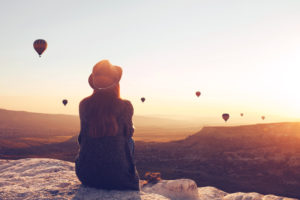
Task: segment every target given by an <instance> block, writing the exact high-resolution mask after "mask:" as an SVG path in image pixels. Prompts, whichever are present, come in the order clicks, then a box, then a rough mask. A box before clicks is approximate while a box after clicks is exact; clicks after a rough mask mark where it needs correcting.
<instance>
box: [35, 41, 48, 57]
mask: <svg viewBox="0 0 300 200" xmlns="http://www.w3.org/2000/svg"><path fill="white" fill-rule="evenodd" d="M33 47H34V49H35V51H36V52H37V53H38V54H39V56H40V57H41V55H42V53H43V52H44V51H45V50H46V49H47V42H46V40H43V39H38V40H36V41H34V43H33Z"/></svg>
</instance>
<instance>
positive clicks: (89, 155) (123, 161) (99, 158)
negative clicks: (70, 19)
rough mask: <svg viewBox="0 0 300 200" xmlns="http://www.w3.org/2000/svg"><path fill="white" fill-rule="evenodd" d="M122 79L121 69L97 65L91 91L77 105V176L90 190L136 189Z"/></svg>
mask: <svg viewBox="0 0 300 200" xmlns="http://www.w3.org/2000/svg"><path fill="white" fill-rule="evenodd" d="M121 76H122V69H121V67H118V66H113V65H111V64H110V62H109V61H108V60H102V61H100V62H99V63H97V64H96V65H95V66H94V68H93V72H92V74H91V75H90V77H89V84H90V86H91V87H92V88H93V89H94V92H93V94H92V95H91V96H89V97H87V98H85V99H83V100H82V101H81V102H80V105H79V115H80V121H81V130H80V134H79V136H78V142H79V145H80V151H79V154H78V156H77V158H76V162H75V163H76V175H77V176H78V178H79V180H80V181H81V182H82V184H83V185H86V186H89V187H95V188H99V189H108V190H112V189H115V190H139V177H138V174H137V171H136V168H135V164H134V160H133V150H134V146H133V145H134V143H133V140H132V134H133V131H134V129H133V124H132V115H133V107H132V105H131V103H130V102H129V101H126V100H122V99H121V98H120V85H119V81H120V79H121Z"/></svg>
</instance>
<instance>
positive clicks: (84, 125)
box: [78, 101, 86, 145]
mask: <svg viewBox="0 0 300 200" xmlns="http://www.w3.org/2000/svg"><path fill="white" fill-rule="evenodd" d="M83 102H84V101H81V102H80V104H79V118H80V132H79V135H78V143H79V145H80V144H81V137H82V134H83V131H84V130H85V127H86V121H85V119H84V117H83V116H84V115H83V114H84V107H83V105H84V103H83Z"/></svg>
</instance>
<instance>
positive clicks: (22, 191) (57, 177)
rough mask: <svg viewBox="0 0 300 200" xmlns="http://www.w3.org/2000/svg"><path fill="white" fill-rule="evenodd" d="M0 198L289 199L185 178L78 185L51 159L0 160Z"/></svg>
mask: <svg viewBox="0 0 300 200" xmlns="http://www.w3.org/2000/svg"><path fill="white" fill-rule="evenodd" d="M0 199H1V200H12V199H16V200H19V199H20V200H21V199H22V200H29V199H30V200H43V199H57V200H64V199H66V200H67V199H68V200H71V199H72V200H85V199H88V200H167V199H169V200H170V199H171V200H189V199H190V200H196V199H197V200H198V199H199V200H291V198H283V197H277V196H274V195H265V196H264V195H261V194H258V193H240V192H239V193H232V194H228V193H226V192H223V191H221V190H218V189H217V188H214V187H202V188H197V185H196V183H195V182H194V181H192V180H188V179H179V180H163V181H161V182H159V183H157V184H155V185H147V186H145V187H143V188H142V190H141V191H140V192H135V191H116V190H112V191H106V190H97V189H93V188H87V187H84V186H82V185H81V184H80V182H79V181H78V179H77V177H76V175H75V172H74V163H71V162H66V161H60V160H54V159H34V158H28V159H20V160H0Z"/></svg>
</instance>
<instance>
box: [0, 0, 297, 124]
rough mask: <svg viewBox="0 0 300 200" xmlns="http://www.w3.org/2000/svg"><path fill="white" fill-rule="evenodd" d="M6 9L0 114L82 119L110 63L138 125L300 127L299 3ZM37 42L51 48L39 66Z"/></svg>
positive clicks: (31, 2) (28, 4) (139, 1)
mask: <svg viewBox="0 0 300 200" xmlns="http://www.w3.org/2000/svg"><path fill="white" fill-rule="evenodd" d="M0 5H1V6H0V27H1V28H0V35H1V37H0V108H4V109H10V110H25V111H31V112H41V113H61V114H76V115H77V114H78V104H79V102H80V100H81V99H83V98H84V97H86V96H88V95H90V94H91V93H92V89H91V88H90V87H89V85H88V81H87V80H88V77H89V75H90V73H91V71H92V68H93V66H94V65H95V64H96V63H97V62H99V61H100V60H102V59H108V60H110V62H111V63H112V64H114V65H118V66H121V67H122V69H123V76H122V79H121V82H120V85H121V96H122V98H125V99H128V100H130V101H131V102H132V104H133V106H134V109H135V114H136V115H145V116H146V115H147V116H163V117H169V118H176V119H186V120H187V119H189V120H190V119H194V120H200V121H201V120H202V121H205V122H207V123H209V122H215V123H219V122H222V119H221V115H222V113H229V114H230V115H231V117H230V119H229V123H240V124H247V123H261V122H280V121H297V120H298V121H300V91H299V86H300V56H299V55H300V12H299V10H300V1H298V0H280V1H279V0H251V1H250V0H249V1H243V0H227V1H224V0H211V1H201V0H195V1H192V0H181V1H178V0H152V1H146V0H132V1H131V0H128V1H121V0H109V1H100V0H98V1H93V0H90V1H76V0H72V1H69V0H60V1H57V0H51V1H50V0H44V1H37V0H26V1H21V0H18V1H17V0H0ZM36 39H45V40H46V41H47V43H48V48H47V50H46V51H45V52H44V54H43V55H42V57H41V58H39V56H38V54H37V53H36V52H35V51H34V49H33V42H34V40H36ZM196 91H200V92H201V96H200V97H199V98H197V97H196V95H195V92H196ZM141 97H145V98H146V101H145V102H144V103H142V102H141V101H140V98H141ZM62 99H68V100H69V103H68V105H67V106H63V105H62V103H61V101H62ZM240 113H244V117H240ZM262 115H265V116H266V120H264V121H262V120H261V118H260V117H261V116H262Z"/></svg>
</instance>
